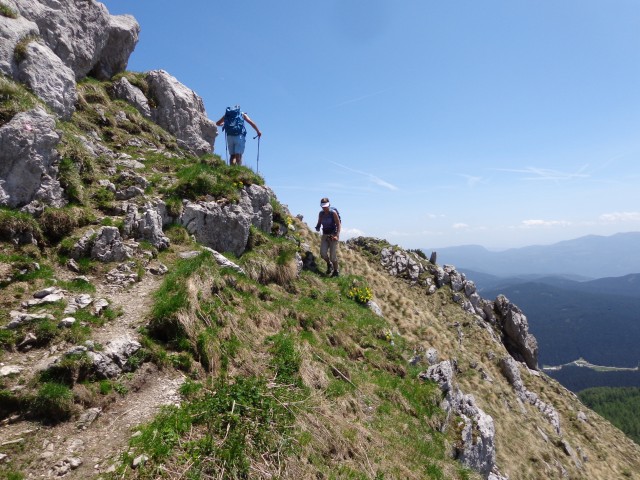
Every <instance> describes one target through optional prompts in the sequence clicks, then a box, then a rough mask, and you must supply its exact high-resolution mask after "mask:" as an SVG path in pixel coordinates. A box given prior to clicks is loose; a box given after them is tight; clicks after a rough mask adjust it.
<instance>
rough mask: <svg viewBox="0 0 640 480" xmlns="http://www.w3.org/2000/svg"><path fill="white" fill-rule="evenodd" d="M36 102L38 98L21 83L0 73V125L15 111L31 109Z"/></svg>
mask: <svg viewBox="0 0 640 480" xmlns="http://www.w3.org/2000/svg"><path fill="white" fill-rule="evenodd" d="M38 104H39V100H38V98H37V97H36V96H35V95H34V94H32V93H31V92H29V91H28V90H27V89H26V88H25V87H24V86H23V85H21V84H19V83H17V82H15V81H13V80H11V79H9V78H7V77H5V76H4V75H1V74H0V125H4V124H5V123H7V122H8V121H9V120H11V119H12V118H13V116H14V115H15V114H16V113H19V112H25V111H27V110H31V109H32V108H33V107H35V106H36V105H38Z"/></svg>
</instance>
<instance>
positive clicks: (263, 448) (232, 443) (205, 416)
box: [118, 377, 294, 478]
mask: <svg viewBox="0 0 640 480" xmlns="http://www.w3.org/2000/svg"><path fill="white" fill-rule="evenodd" d="M188 390H189V395H190V397H191V400H190V401H187V402H185V403H183V404H182V405H181V406H180V407H168V408H165V409H164V410H163V412H162V413H161V414H160V415H159V416H158V417H157V418H156V419H155V420H154V421H153V422H152V423H150V424H149V425H147V426H145V427H144V428H142V430H141V434H140V435H138V436H136V437H134V438H133V439H132V440H131V446H132V448H133V451H132V452H131V453H127V454H125V456H124V459H123V460H124V464H123V466H122V467H121V469H120V472H118V473H119V474H122V475H125V476H126V475H127V472H130V470H129V468H130V467H129V465H130V462H131V460H132V458H133V455H139V454H141V453H144V454H146V455H147V456H148V457H149V461H148V462H147V463H146V464H145V465H144V466H143V467H141V468H140V469H139V471H138V472H137V474H136V475H137V477H138V478H157V475H160V474H161V471H162V469H161V465H163V464H164V465H167V464H175V465H179V466H180V469H181V471H182V472H183V475H184V476H185V478H250V473H251V470H250V468H249V467H250V464H251V461H252V460H257V461H261V462H262V461H265V462H267V461H270V460H272V459H273V460H275V459H276V458H279V457H281V456H282V457H284V456H287V455H289V454H291V453H292V452H293V450H294V443H293V441H292V437H291V433H292V432H291V427H292V425H293V420H294V415H293V413H292V411H291V409H290V408H288V407H286V406H285V405H286V402H287V400H288V395H289V394H290V392H291V391H290V390H285V389H269V388H268V387H267V385H266V382H265V381H264V380H262V379H260V378H255V377H249V378H238V379H236V380H235V381H234V382H230V381H224V380H219V381H216V382H215V383H214V384H213V385H211V386H210V387H209V388H206V389H203V388H194V386H193V384H190V385H189V387H188ZM187 433H189V436H188V439H186V440H183V438H184V437H185V436H186V434H187Z"/></svg>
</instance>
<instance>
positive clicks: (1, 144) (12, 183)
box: [0, 108, 66, 208]
mask: <svg viewBox="0 0 640 480" xmlns="http://www.w3.org/2000/svg"><path fill="white" fill-rule="evenodd" d="M58 142H60V135H59V134H58V132H56V130H55V119H54V118H53V117H52V116H51V115H49V114H48V113H47V112H45V111H44V110H43V109H42V108H36V109H34V110H30V111H28V112H22V113H18V114H17V115H15V116H14V117H13V118H12V119H11V121H9V123H7V124H5V125H3V126H2V127H0V206H6V207H11V208H21V207H25V206H28V205H29V204H30V203H32V202H34V201H40V202H42V203H46V204H48V205H50V206H53V207H62V206H64V205H65V203H66V201H65V200H64V198H63V191H62V188H61V186H60V182H59V181H58V179H57V176H58V167H57V164H58V153H57V152H56V150H55V147H56V145H57V144H58Z"/></svg>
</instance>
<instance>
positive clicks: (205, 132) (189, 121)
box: [146, 70, 218, 155]
mask: <svg viewBox="0 0 640 480" xmlns="http://www.w3.org/2000/svg"><path fill="white" fill-rule="evenodd" d="M146 79H147V82H148V84H149V95H151V96H152V97H153V98H154V99H155V100H156V106H155V107H154V108H152V109H151V116H152V119H153V121H154V122H156V123H157V124H158V125H160V126H161V127H162V128H164V129H165V130H167V131H168V132H169V133H172V134H173V135H175V136H176V138H177V139H178V144H179V145H180V146H181V147H183V148H186V149H187V150H190V151H192V152H193V153H195V154H196V155H204V154H206V153H211V152H212V151H213V143H214V141H215V138H216V136H217V135H218V127H216V124H215V123H214V122H213V121H212V120H210V119H209V118H207V114H206V112H205V109H204V103H203V102H202V98H200V97H199V96H198V95H197V94H196V93H195V92H194V91H193V90H191V89H190V88H188V87H186V86H184V85H183V84H182V83H180V82H179V81H178V80H177V79H176V78H175V77H173V76H171V75H169V74H168V73H167V72H165V71H164V70H152V71H150V72H148V73H147V77H146Z"/></svg>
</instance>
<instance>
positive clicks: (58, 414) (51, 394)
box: [31, 382, 73, 423]
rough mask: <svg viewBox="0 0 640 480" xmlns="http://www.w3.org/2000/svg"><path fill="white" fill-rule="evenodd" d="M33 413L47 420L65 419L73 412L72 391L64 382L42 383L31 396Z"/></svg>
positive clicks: (57, 420) (53, 421)
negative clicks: (33, 395) (32, 396)
mask: <svg viewBox="0 0 640 480" xmlns="http://www.w3.org/2000/svg"><path fill="white" fill-rule="evenodd" d="M31 408H32V412H33V414H34V415H35V416H36V417H38V418H42V419H46V420H48V421H49V422H52V423H55V422H59V421H64V420H67V419H68V418H70V417H71V414H72V413H73V392H72V391H71V389H70V388H69V387H67V386H66V385H64V384H61V383H56V382H46V383H44V384H43V385H42V386H41V387H40V389H39V390H38V393H37V394H36V396H35V397H34V398H33V401H32V404H31Z"/></svg>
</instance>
